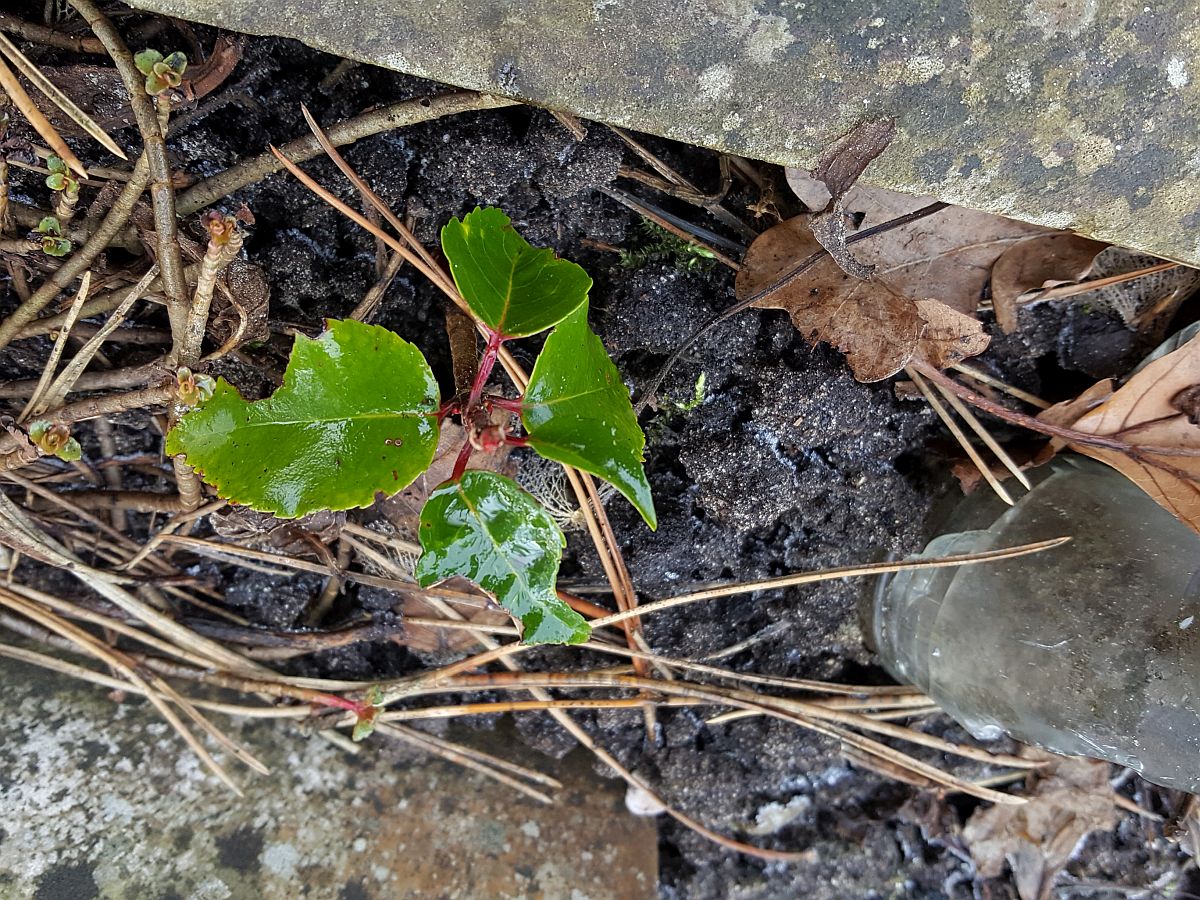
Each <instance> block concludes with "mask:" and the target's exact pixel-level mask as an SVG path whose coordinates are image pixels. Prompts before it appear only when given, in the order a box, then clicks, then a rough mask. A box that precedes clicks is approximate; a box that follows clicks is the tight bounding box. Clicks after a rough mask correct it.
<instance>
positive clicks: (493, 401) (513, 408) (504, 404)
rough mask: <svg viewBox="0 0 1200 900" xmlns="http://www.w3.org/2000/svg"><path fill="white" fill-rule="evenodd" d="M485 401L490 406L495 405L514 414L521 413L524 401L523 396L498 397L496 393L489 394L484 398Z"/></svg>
mask: <svg viewBox="0 0 1200 900" xmlns="http://www.w3.org/2000/svg"><path fill="white" fill-rule="evenodd" d="M483 402H484V403H485V404H487V405H488V406H494V407H496V408H497V409H503V410H507V411H508V412H510V413H513V414H514V415H517V416H519V415H520V414H521V407H522V404H523V403H524V398H523V397H515V398H513V397H498V396H496V395H495V394H488V396H486V397H484V398H483Z"/></svg>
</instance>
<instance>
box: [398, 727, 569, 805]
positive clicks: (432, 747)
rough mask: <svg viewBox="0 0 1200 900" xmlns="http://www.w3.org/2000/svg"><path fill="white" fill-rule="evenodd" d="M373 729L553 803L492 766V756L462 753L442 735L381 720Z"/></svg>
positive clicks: (540, 799) (545, 801) (540, 801)
mask: <svg viewBox="0 0 1200 900" xmlns="http://www.w3.org/2000/svg"><path fill="white" fill-rule="evenodd" d="M375 730H376V731H378V732H379V733H380V734H384V735H387V736H388V737H392V738H396V739H397V740H400V741H404V742H405V743H408V744H412V745H413V746H415V747H420V748H421V749H422V750H424V751H425V752H427V753H432V754H434V755H435V756H440V757H442V758H444V759H448V760H450V761H451V762H453V763H457V764H458V765H460V766H462V767H463V768H466V769H472V770H474V771H476V772H479V773H481V774H483V775H486V776H487V777H488V778H491V779H493V780H495V781H498V782H500V783H501V784H504V785H507V786H508V787H510V788H512V789H513V790H514V791H518V792H520V793H522V794H524V795H525V796H526V797H530V798H531V799H533V800H537V801H538V802H539V803H545V804H547V805H549V804H552V803H554V799H553V798H552V797H549V796H547V795H546V794H543V793H542V792H541V791H539V790H537V789H535V788H532V787H530V786H529V785H527V784H526V783H525V782H523V781H521V780H520V779H517V778H514V777H513V776H512V775H509V774H507V773H505V772H501V771H499V770H498V769H497V768H496V767H495V766H494V765H492V763H494V762H495V758H494V757H487V758H486V761H485V760H481V759H479V758H478V757H477V756H475V755H472V754H468V753H464V752H463V750H464V748H462V747H459V746H457V745H455V744H451V743H450V742H449V741H445V740H442V739H441V738H437V737H435V736H433V735H431V734H425V733H423V732H420V731H416V730H415V729H412V728H405V727H403V726H401V725H392V724H388V723H386V722H380V723H379V724H378V725H376V726H375Z"/></svg>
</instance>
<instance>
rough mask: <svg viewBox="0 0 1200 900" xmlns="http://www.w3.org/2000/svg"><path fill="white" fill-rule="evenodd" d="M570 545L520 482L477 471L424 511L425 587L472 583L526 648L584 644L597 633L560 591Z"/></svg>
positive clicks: (442, 490) (434, 497)
mask: <svg viewBox="0 0 1200 900" xmlns="http://www.w3.org/2000/svg"><path fill="white" fill-rule="evenodd" d="M565 546H566V538H564V537H563V533H562V530H561V529H560V528H559V527H558V525H556V524H555V523H554V520H553V519H552V518H550V514H549V513H547V512H546V511H545V510H544V509H542V507H541V506H539V505H538V503H537V501H536V500H534V499H533V497H531V496H530V495H529V494H527V493H525V492H524V491H523V490H521V488H520V487H519V486H518V485H517V483H516V482H514V481H512V480H511V479H509V478H505V477H504V476H503V475H497V474H496V473H495V472H483V471H479V470H475V469H472V470H469V471H467V472H465V473H463V476H462V477H461V478H460V479H458V480H457V481H447V482H446V483H445V484H443V485H442V486H441V487H439V488H438V489H437V490H435V491H434V492H433V493H432V494H431V495H430V496H429V501H428V502H427V503H426V504H425V507H424V509H422V510H421V549H422V551H423V553H422V555H421V558H420V560H418V562H417V569H416V576H417V583H418V584H419V585H420V586H421V587H431V586H432V585H435V584H437V583H438V582H441V581H445V580H446V579H447V578H453V577H455V576H460V577H463V578H466V579H467V580H468V581H471V582H473V583H475V584H477V585H479V587H481V588H483V589H484V590H485V591H487V592H488V593H489V594H491V595H492V596H493V597H495V598H496V600H497V601H498V602H499V603H500V605H501V606H503V607H504V608H505V609H506V610H508V612H509V613H510V614H512V616H513V617H514V618H516V619H517V620H518V621H519V622H520V623H521V640H522V641H523V642H524V643H526V644H580V643H583V642H584V641H586V640H587V639H588V637H589V636H590V635H591V628H590V627H589V626H588V624H587V622H586V621H584V619H583V617H582V616H580V615H579V613H577V612H575V611H574V610H573V609H571V607H569V606H567V604H566V603H564V602H563V601H562V600H560V599H559V598H558V595H557V593H556V592H555V585H556V583H557V580H558V565H559V562H560V561H561V560H562V551H563V547H565Z"/></svg>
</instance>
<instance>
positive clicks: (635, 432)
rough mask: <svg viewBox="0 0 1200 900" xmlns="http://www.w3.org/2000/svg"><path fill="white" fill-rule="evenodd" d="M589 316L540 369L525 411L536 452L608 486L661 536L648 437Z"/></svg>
mask: <svg viewBox="0 0 1200 900" xmlns="http://www.w3.org/2000/svg"><path fill="white" fill-rule="evenodd" d="M587 314H588V307H587V304H586V303H584V304H583V306H581V307H579V309H577V310H575V312H574V313H572V314H571V315H570V316H568V317H567V318H566V319H564V320H563V321H562V322H560V323H559V324H558V326H557V327H556V328H555V329H554V331H553V332H551V334H550V337H548V338H546V344H545V346H544V347H543V348H542V352H541V354H540V355H539V356H538V358H537V363H535V364H534V367H533V374H532V375H531V376H530V378H529V387H528V388H527V389H526V391H525V401H524V404H523V406H522V410H521V421H522V423H523V424H524V425H525V430H526V431H527V432H528V433H529V446H530V447H532V448H533V449H534V450H536V451H537V452H538V454H540V455H541V456H544V457H545V458H546V459H552V460H554V461H556V462H560V463H566V464H567V465H569V466H574V467H575V468H577V469H582V470H583V471H585V472H590V473H592V474H593V475H597V476H599V477H600V478H603V479H604V480H605V481H607V482H609V483H610V484H612V485H613V487H615V488H616V489H617V490H619V491H620V492H621V493H622V494H624V495H625V498H626V499H627V500H628V501H629V502H630V503H632V504H633V505H634V506H635V507H636V508H637V511H638V512H640V513H641V514H642V518H643V519H645V520H646V524H647V525H649V526H650V527H651V528H656V527H657V526H658V519H657V517H656V516H655V513H654V499H653V498H652V497H651V496H650V484H649V483H648V482H647V481H646V473H645V470H644V469H643V468H642V461H643V456H644V451H645V448H646V437H645V435H643V434H642V429H641V427H640V426H639V425H638V420H637V415H635V414H634V411H633V405H632V403H630V400H629V391H628V390H627V389H626V387H625V384H624V383H623V382H622V381H621V374H620V372H618V371H617V367H616V366H615V365H613V361H612V360H611V359H609V356H608V353H607V352H606V351H605V349H604V344H602V343H601V342H600V338H598V337H597V336H596V334H595V332H593V331H592V329H591V328H589V327H588V321H587Z"/></svg>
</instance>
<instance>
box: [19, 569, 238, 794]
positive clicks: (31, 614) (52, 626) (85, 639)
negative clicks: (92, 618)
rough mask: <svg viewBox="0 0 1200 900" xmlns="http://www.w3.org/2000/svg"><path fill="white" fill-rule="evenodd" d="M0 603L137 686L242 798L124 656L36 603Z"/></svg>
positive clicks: (212, 769) (209, 765) (218, 767)
mask: <svg viewBox="0 0 1200 900" xmlns="http://www.w3.org/2000/svg"><path fill="white" fill-rule="evenodd" d="M0 604H3V605H4V606H7V607H9V608H10V609H12V610H13V611H14V612H17V613H20V614H21V615H23V616H25V617H26V618H28V619H32V620H33V621H34V622H37V623H38V624H39V625H41V626H42V627H43V628H46V629H49V630H50V631H53V632H55V633H56V634H59V635H61V636H62V637H65V638H67V639H68V640H70V641H72V642H74V643H75V644H77V645H78V646H79V648H80V649H81V650H83V651H84V652H85V653H87V654H88V655H90V656H94V657H95V658H97V659H98V660H100V661H101V662H103V663H105V664H106V665H108V666H110V667H112V668H113V669H115V670H117V671H118V672H120V673H121V674H122V675H124V676H125V677H126V678H127V679H129V680H130V681H132V682H133V683H134V684H136V685H137V686H138V687H139V688H141V689H142V692H143V693H144V694H145V696H146V699H148V700H149V701H150V702H151V703H152V704H153V705H154V708H155V709H157V710H158V712H159V714H160V715H161V716H162V717H163V718H164V719H166V720H167V722H168V723H170V725H171V727H173V728H174V729H175V730H176V731H177V732H178V733H179V736H180V737H182V738H183V740H184V743H186V744H187V745H188V747H189V748H190V749H191V751H192V752H193V753H195V754H196V755H197V756H198V757H200V759H201V761H202V762H203V763H204V764H205V765H206V766H207V767H208V768H209V770H210V771H211V772H212V773H213V774H214V775H216V776H217V778H219V779H220V780H221V781H222V782H223V783H224V784H225V786H226V787H228V788H229V789H230V790H232V791H233V792H234V793H235V794H237V795H238V796H239V797H241V796H244V795H243V794H242V791H241V789H240V788H239V787H238V786H237V784H236V783H235V782H234V781H233V779H232V778H230V777H229V773H228V772H226V771H225V769H224V767H222V766H221V764H220V763H218V762H217V761H216V760H215V759H213V757H212V755H211V754H210V753H209V752H208V750H207V749H206V748H205V746H204V745H203V744H202V743H200V741H199V740H198V739H197V738H196V736H195V735H194V734H192V732H191V730H190V729H189V728H188V727H187V726H186V725H185V724H184V723H183V721H182V720H181V719H180V718H179V716H177V715H176V714H175V711H174V710H173V709H171V707H170V705H168V704H167V703H166V702H165V701H164V700H163V699H162V698H161V697H160V696H159V694H158V692H157V691H155V690H154V689H153V688H151V687H150V685H149V684H147V683H146V681H145V679H143V678H142V677H141V676H140V675H139V674H138V673H137V672H136V671H135V669H134V667H133V666H132V665H130V664H129V663H127V662H126V661H125V660H124V659H123V658H122V657H123V656H124V654H119V653H118V652H117V651H115V650H111V649H109V648H107V647H105V646H104V645H103V644H101V643H100V642H99V641H98V640H96V639H95V638H94V637H92V636H91V635H90V634H88V633H87V632H86V631H84V630H83V629H81V628H77V627H76V626H74V625H71V624H69V623H67V622H65V621H64V620H63V619H61V618H59V617H58V616H57V615H55V614H53V613H51V612H49V611H47V610H43V609H41V608H40V607H38V606H37V605H36V604H33V603H30V602H28V601H27V600H25V599H24V598H21V597H19V596H17V595H16V594H12V593H9V592H8V591H4V590H0Z"/></svg>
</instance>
